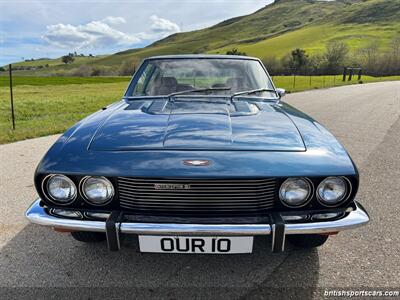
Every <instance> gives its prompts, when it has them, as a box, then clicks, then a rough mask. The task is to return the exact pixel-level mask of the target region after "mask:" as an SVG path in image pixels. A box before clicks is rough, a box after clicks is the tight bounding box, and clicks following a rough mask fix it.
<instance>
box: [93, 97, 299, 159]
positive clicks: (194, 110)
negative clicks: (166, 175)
mask: <svg viewBox="0 0 400 300" xmlns="http://www.w3.org/2000/svg"><path fill="white" fill-rule="evenodd" d="M145 149H148V150H159V149H171V150H172V149H175V150H198V149H204V150H206V149H207V150H263V151H305V150H306V148H305V145H304V143H303V140H302V137H301V135H300V133H299V131H298V130H297V127H296V126H295V125H294V123H293V121H292V120H291V119H290V118H289V117H288V116H287V115H286V114H285V113H283V112H282V111H280V110H279V109H277V107H274V105H273V104H272V103H271V104H268V103H257V104H256V103H251V102H247V101H237V102H234V103H230V102H227V101H226V100H218V99H216V100H210V99H207V98H206V99H194V98H191V99H183V100H175V101H173V102H172V101H167V100H166V99H152V100H141V101H140V100H135V101H132V102H130V103H127V104H126V105H124V106H122V107H120V108H118V109H116V110H114V111H113V113H112V114H110V115H109V116H108V118H107V119H105V120H104V122H103V123H102V124H101V125H100V126H99V127H98V128H97V130H96V132H95V134H94V135H93V137H92V139H91V143H90V145H89V150H92V151H129V150H145Z"/></svg>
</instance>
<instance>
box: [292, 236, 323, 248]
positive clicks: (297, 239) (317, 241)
mask: <svg viewBox="0 0 400 300" xmlns="http://www.w3.org/2000/svg"><path fill="white" fill-rule="evenodd" d="M286 237H287V239H288V240H289V242H290V243H291V244H292V245H294V246H296V247H300V248H315V247H319V246H322V245H323V244H324V243H325V242H326V240H327V239H328V237H329V236H328V235H321V234H293V235H288V236H286Z"/></svg>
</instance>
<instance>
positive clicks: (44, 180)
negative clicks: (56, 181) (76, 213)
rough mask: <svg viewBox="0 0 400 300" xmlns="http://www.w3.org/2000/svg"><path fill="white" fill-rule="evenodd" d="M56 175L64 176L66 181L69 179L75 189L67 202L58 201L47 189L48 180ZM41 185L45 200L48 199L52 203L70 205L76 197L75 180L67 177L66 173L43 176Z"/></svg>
mask: <svg viewBox="0 0 400 300" xmlns="http://www.w3.org/2000/svg"><path fill="white" fill-rule="evenodd" d="M56 176H60V177H64V178H65V179H66V180H67V181H69V183H71V185H72V186H73V187H74V189H75V193H74V195H73V197H72V198H71V199H70V200H69V201H68V202H60V200H58V199H57V198H55V197H54V196H53V195H51V193H50V191H49V181H50V180H51V179H52V178H54V177H56ZM41 187H42V192H43V194H44V195H45V196H46V198H47V200H49V201H50V202H52V203H53V204H56V205H60V206H66V205H70V204H72V203H73V202H74V201H75V200H76V199H77V198H78V187H77V186H76V184H75V182H74V181H73V180H72V179H71V178H69V177H68V176H67V175H64V174H49V175H47V176H46V177H44V178H43V180H42V185H41Z"/></svg>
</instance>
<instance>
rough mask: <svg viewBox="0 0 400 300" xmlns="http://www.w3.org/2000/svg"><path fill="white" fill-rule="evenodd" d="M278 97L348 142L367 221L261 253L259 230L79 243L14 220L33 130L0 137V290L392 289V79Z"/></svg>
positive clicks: (397, 164) (28, 170)
mask: <svg viewBox="0 0 400 300" xmlns="http://www.w3.org/2000/svg"><path fill="white" fill-rule="evenodd" d="M286 101H287V102H289V103H290V104H292V105H294V106H296V107H298V108H300V109H301V110H303V111H305V112H307V113H309V114H310V115H312V116H313V117H314V118H316V119H317V120H319V121H320V122H322V123H323V124H325V125H326V126H327V127H328V128H329V129H330V130H331V131H332V132H333V133H334V134H335V135H336V136H337V137H338V138H339V140H340V141H341V142H342V143H343V144H344V145H345V147H346V148H347V149H348V150H349V152H350V154H351V155H352V157H353V159H354V160H355V162H356V163H357V165H358V167H359V170H360V173H361V187H360V191H359V194H358V199H359V200H360V201H362V202H363V203H364V204H365V206H366V208H367V209H368V211H369V212H370V214H371V218H372V221H371V223H370V224H369V225H368V226H367V227H363V228H360V229H357V230H353V231H349V232H345V233H341V234H339V235H338V236H335V237H333V238H330V240H329V241H328V242H327V243H326V244H325V245H324V246H323V247H322V248H320V249H319V250H311V251H305V250H298V249H294V248H288V249H287V252H285V253H282V254H271V253H270V252H269V248H270V242H269V241H266V240H263V239H258V240H257V241H256V246H255V253H254V254H253V255H238V256H194V255H187V256H179V255H172V254H171V255H157V254H141V253H139V252H138V246H137V243H136V240H135V239H134V238H133V237H132V238H129V239H126V240H125V241H124V244H123V249H122V250H121V251H120V252H118V253H108V252H107V250H106V245H105V244H97V245H84V244H80V243H78V242H76V241H74V240H73V239H72V238H71V237H69V236H68V235H67V234H60V233H55V232H53V231H51V230H50V229H47V228H42V227H39V226H36V225H31V224H28V223H27V222H26V221H25V220H24V218H23V213H24V211H25V209H26V207H27V206H28V205H29V204H30V202H31V201H32V200H33V199H34V197H35V191H34V188H33V185H32V174H33V172H34V168H35V166H36V164H37V162H38V160H39V159H40V158H41V157H42V155H43V154H44V152H45V151H46V149H47V148H48V147H49V146H50V145H51V144H52V143H53V142H54V140H55V139H56V136H51V137H44V138H38V139H33V140H29V141H23V142H18V143H13V144H9V145H2V146H0V156H1V157H0V158H1V169H0V172H1V174H0V192H1V197H0V205H1V206H0V207H1V210H0V216H1V218H0V249H1V250H0V286H1V287H14V289H4V288H3V289H0V295H1V294H3V295H6V294H7V293H11V294H14V295H15V293H19V294H20V296H25V297H26V298H28V295H29V296H30V295H32V293H36V294H37V295H42V296H43V295H44V294H45V293H48V292H50V291H51V295H52V297H53V298H58V297H59V295H60V294H61V293H64V292H68V293H72V294H73V296H74V298H76V297H79V296H80V297H88V298H97V297H98V296H104V295H107V296H108V297H109V298H110V296H113V295H116V294H119V295H121V293H124V294H126V295H127V296H136V297H138V298H139V297H141V298H143V297H154V298H166V299H178V298H188V297H191V296H192V297H193V296H197V297H198V298H204V297H213V298H214V297H215V296H216V295H218V296H219V298H229V297H233V298H246V297H248V298H253V297H258V298H262V297H263V296H265V295H267V294H273V293H276V292H277V289H279V288H281V287H286V288H287V289H286V291H285V292H284V293H286V294H284V296H283V297H285V298H290V297H292V298H293V299H296V296H297V297H298V294H297V295H296V294H295V289H293V287H302V293H303V294H302V296H303V297H306V298H310V299H311V298H319V297H321V293H323V289H322V290H321V289H320V288H326V287H338V288H339V287H340V288H342V287H351V288H361V287H364V288H366V287H370V288H371V287H375V288H377V287H380V288H385V287H390V288H396V287H397V288H398V289H400V288H399V287H400V276H399V275H400V240H399V239H400V238H399V231H400V223H399V222H398V220H399V216H400V202H399V197H398V189H399V186H400V118H399V117H400V82H386V83H377V84H368V85H357V86H347V87H341V88H335V89H327V90H319V91H317V90H316V91H309V92H303V93H298V94H293V95H288V96H287V97H286ZM15 287H66V288H67V289H51V290H45V289H34V288H33V289H32V288H27V289H22V288H18V289H17V288H15ZM80 287H98V288H99V289H96V290H88V289H82V288H80ZM117 287H124V289H123V290H122V291H121V290H120V291H119V292H118V289H117ZM289 296H290V297H289ZM111 298H112V297H111Z"/></svg>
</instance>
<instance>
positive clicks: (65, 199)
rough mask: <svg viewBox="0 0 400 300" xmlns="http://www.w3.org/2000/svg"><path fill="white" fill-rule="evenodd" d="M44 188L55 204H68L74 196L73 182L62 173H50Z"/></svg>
mask: <svg viewBox="0 0 400 300" xmlns="http://www.w3.org/2000/svg"><path fill="white" fill-rule="evenodd" d="M46 190H47V194H48V196H50V198H51V199H52V200H53V201H54V202H56V203H57V204H63V205H66V204H69V203H71V202H72V201H74V199H75V198H76V194H77V193H76V186H75V184H74V182H73V181H72V180H71V179H69V178H68V177H67V176H64V175H50V177H49V178H48V179H47V183H46Z"/></svg>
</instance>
